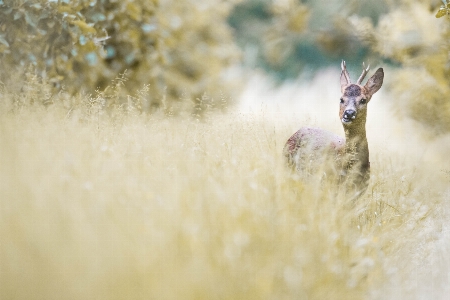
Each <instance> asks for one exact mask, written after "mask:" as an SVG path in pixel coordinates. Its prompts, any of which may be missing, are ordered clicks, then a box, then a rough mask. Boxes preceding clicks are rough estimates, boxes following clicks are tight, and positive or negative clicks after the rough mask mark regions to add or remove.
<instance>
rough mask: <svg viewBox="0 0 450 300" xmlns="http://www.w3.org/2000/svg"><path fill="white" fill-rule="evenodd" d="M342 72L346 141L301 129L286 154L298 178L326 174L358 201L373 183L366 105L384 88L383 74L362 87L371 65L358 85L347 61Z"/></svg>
mask: <svg viewBox="0 0 450 300" xmlns="http://www.w3.org/2000/svg"><path fill="white" fill-rule="evenodd" d="M341 69H342V71H341V77H340V84H341V94H342V95H341V97H340V99H339V101H340V104H339V105H340V106H339V118H340V121H341V123H342V126H343V128H344V133H345V138H344V137H341V136H338V135H336V134H334V133H332V132H329V131H326V130H323V129H320V128H314V127H302V128H300V129H299V130H298V131H297V132H295V133H294V134H293V135H292V136H291V137H290V138H289V139H288V140H287V142H286V144H285V146H284V148H283V154H284V157H285V159H286V161H287V164H288V166H290V167H291V169H293V170H294V171H295V173H296V174H301V173H308V170H309V171H311V170H312V171H323V173H325V175H326V177H331V178H335V179H336V180H337V183H338V184H339V185H341V184H343V185H344V187H345V188H344V189H345V190H346V192H348V193H352V194H353V197H354V198H358V197H359V196H361V195H362V194H364V193H365V191H366V190H367V187H368V184H369V179H370V160H369V145H368V142H367V137H366V119H367V105H368V103H369V101H370V100H371V98H372V96H373V95H374V94H375V93H376V92H377V91H378V90H379V89H380V88H381V86H382V84H383V78H384V71H383V68H379V69H378V70H377V71H376V72H375V74H374V75H373V76H372V77H370V79H369V80H368V81H367V83H366V84H365V85H362V81H363V80H364V77H365V76H366V75H367V73H368V72H369V70H370V65H369V66H368V67H367V68H366V67H365V64H364V63H363V71H362V74H361V75H360V76H359V78H358V80H357V81H356V83H352V81H351V80H350V75H349V72H348V71H347V67H346V63H345V61H344V60H342V63H341ZM324 166H325V167H324ZM321 167H323V168H322V169H320V170H314V168H316V169H317V168H321ZM329 175H330V176H329ZM321 176H323V175H321ZM333 176H334V177H333Z"/></svg>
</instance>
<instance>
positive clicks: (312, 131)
mask: <svg viewBox="0 0 450 300" xmlns="http://www.w3.org/2000/svg"><path fill="white" fill-rule="evenodd" d="M344 149H345V139H344V138H342V137H340V136H338V135H336V134H334V133H332V132H329V131H326V130H323V129H320V128H312V127H303V128H301V129H300V130H298V131H297V132H296V133H294V134H293V135H292V136H291V137H290V138H289V139H288V140H287V142H286V144H285V146H284V149H283V153H284V156H285V157H286V159H287V161H288V164H289V165H291V166H293V167H296V168H297V169H301V168H302V165H303V164H307V163H308V162H311V161H315V162H323V160H324V159H326V158H327V157H330V156H334V155H342V154H343V153H344Z"/></svg>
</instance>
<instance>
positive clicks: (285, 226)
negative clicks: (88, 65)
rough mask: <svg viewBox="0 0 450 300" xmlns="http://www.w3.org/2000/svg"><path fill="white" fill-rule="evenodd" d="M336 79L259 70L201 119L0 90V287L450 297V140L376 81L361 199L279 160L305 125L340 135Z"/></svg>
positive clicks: (168, 295) (80, 293)
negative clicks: (402, 109) (366, 182)
mask: <svg viewBox="0 0 450 300" xmlns="http://www.w3.org/2000/svg"><path fill="white" fill-rule="evenodd" d="M338 73H339V71H338V70H337V69H330V70H327V71H324V72H322V73H321V74H320V76H317V77H315V78H314V79H313V80H312V81H310V82H306V81H301V80H297V81H295V80H294V81H291V82H288V83H285V84H283V85H281V86H275V85H274V84H273V83H272V82H271V81H270V80H269V79H268V78H266V77H263V76H253V77H252V79H251V80H249V81H248V82H247V84H246V87H245V89H244V91H243V93H242V94H241V96H240V97H239V99H238V101H237V102H238V104H237V105H236V106H230V107H228V108H227V109H225V110H222V111H208V112H205V113H204V114H203V116H202V117H197V116H195V115H194V116H192V115H190V116H179V115H171V114H168V113H165V112H164V111H160V112H156V113H153V114H144V113H141V112H140V111H139V110H137V109H135V107H134V105H133V103H131V102H130V103H128V105H126V104H125V105H122V106H120V107H117V108H115V109H111V110H105V109H102V106H101V105H102V103H103V102H102V100H104V99H102V95H101V94H99V95H97V96H96V95H94V96H92V95H83V94H81V95H78V96H69V95H67V94H64V93H59V94H56V95H53V97H52V99H53V100H52V101H53V104H47V105H43V104H41V102H43V99H44V98H45V99H46V98H48V95H46V93H45V91H46V88H45V86H44V85H42V86H41V85H40V84H39V83H33V84H30V85H29V86H34V87H35V88H33V89H23V90H22V91H20V92H17V91H12V90H10V89H9V88H8V87H7V86H6V85H3V86H2V87H1V89H0V98H1V103H0V241H1V243H0V298H1V299H446V298H445V297H446V295H448V293H449V292H450V290H449V286H450V274H449V269H450V268H449V267H450V261H449V258H448V255H447V254H448V253H449V251H450V242H449V241H450V239H449V237H450V226H449V225H448V221H447V220H448V216H449V215H448V213H449V210H448V202H449V199H450V198H449V197H450V189H449V185H450V184H449V183H450V175H449V170H450V165H449V161H448V159H446V154H445V153H447V150H448V149H446V148H445V147H447V146H448V143H447V141H448V138H446V137H445V136H444V137H440V138H439V139H436V138H433V137H430V136H429V135H427V134H426V130H424V129H422V128H421V127H419V126H418V125H417V124H415V123H413V122H412V121H410V120H407V119H399V118H398V117H397V114H396V111H395V109H393V108H392V107H391V106H390V102H391V101H394V99H393V98H392V96H391V95H389V93H388V92H384V91H382V92H380V93H379V94H377V95H376V96H374V98H373V99H372V102H371V103H370V108H369V117H368V124H367V129H368V139H369V147H370V151H371V166H372V175H371V182H370V186H369V189H368V191H367V193H366V194H365V195H364V196H363V197H361V198H360V199H358V201H357V202H356V203H354V202H351V201H348V199H346V198H345V197H344V196H343V195H341V194H339V193H335V192H334V190H333V189H332V188H331V187H330V186H327V185H326V184H323V183H322V184H321V183H320V182H315V181H314V180H311V181H308V182H304V181H299V180H296V179H295V177H293V176H292V174H290V172H289V170H288V169H287V168H286V167H285V165H284V161H283V158H282V154H281V151H282V148H283V145H284V142H285V141H286V139H287V138H288V137H289V136H290V135H291V134H292V133H293V132H295V131H296V130H297V129H298V128H299V127H301V126H304V125H313V126H320V127H323V128H326V129H329V130H332V131H334V132H336V133H339V134H342V128H341V127H340V124H339V120H338V117H337V109H338V108H337V99H338V97H339V94H338V93H339V87H338V80H337V78H338V77H337V76H338V75H336V74H338ZM331 82H332V83H333V84H330V83H331ZM334 82H335V83H334ZM325 86H326V88H324V87H325Z"/></svg>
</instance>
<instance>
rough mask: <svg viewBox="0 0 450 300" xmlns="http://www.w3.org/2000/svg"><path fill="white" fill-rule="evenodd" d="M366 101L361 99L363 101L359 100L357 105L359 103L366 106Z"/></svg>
mask: <svg viewBox="0 0 450 300" xmlns="http://www.w3.org/2000/svg"><path fill="white" fill-rule="evenodd" d="M366 101H367V100H366V99H364V98H363V99H361V101H359V103H361V104H366Z"/></svg>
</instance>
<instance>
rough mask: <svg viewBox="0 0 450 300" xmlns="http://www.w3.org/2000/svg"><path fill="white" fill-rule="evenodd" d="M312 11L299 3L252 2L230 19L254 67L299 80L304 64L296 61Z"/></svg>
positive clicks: (244, 3)
mask: <svg viewBox="0 0 450 300" xmlns="http://www.w3.org/2000/svg"><path fill="white" fill-rule="evenodd" d="M309 15H310V11H309V9H308V8H307V6H306V5H304V4H302V3H300V1H296V0H286V1H276V0H248V1H242V2H241V3H239V4H238V5H236V7H235V8H234V10H233V12H232V14H231V15H230V17H229V23H230V25H231V26H232V27H233V28H234V29H235V32H236V40H237V43H238V44H239V45H240V46H241V47H242V48H243V49H244V62H245V63H246V64H247V65H248V66H250V67H255V66H256V67H259V66H261V67H263V68H265V69H267V70H272V71H275V72H274V73H275V74H277V75H279V76H280V77H282V78H284V77H289V76H296V75H297V74H298V73H299V71H300V67H301V64H299V63H295V62H294V61H293V59H294V60H295V58H296V57H297V56H298V52H302V51H306V52H307V51H309V50H311V49H310V48H308V47H306V48H308V49H306V48H305V49H303V48H304V45H306V44H305V43H304V42H303V38H304V33H305V32H306V30H307V28H308V20H309Z"/></svg>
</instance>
